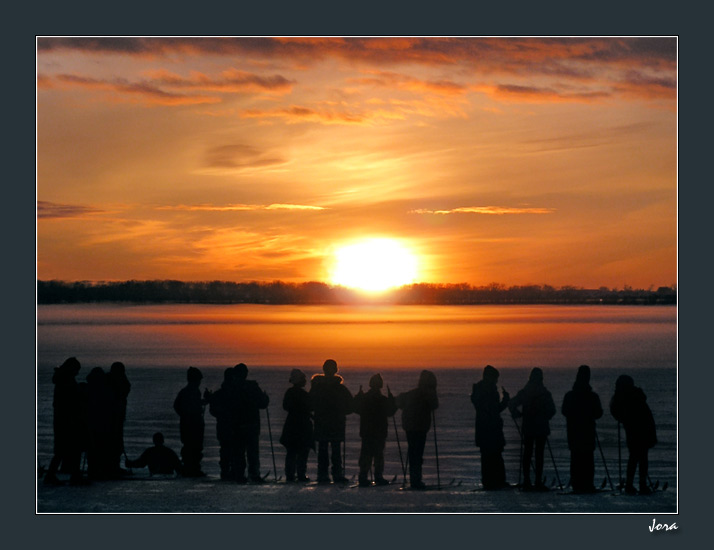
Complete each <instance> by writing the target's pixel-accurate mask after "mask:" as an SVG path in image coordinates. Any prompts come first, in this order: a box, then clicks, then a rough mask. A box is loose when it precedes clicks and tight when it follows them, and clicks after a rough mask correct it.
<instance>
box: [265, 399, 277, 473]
mask: <svg viewBox="0 0 714 550" xmlns="http://www.w3.org/2000/svg"><path fill="white" fill-rule="evenodd" d="M265 417H266V418H267V420H268V435H269V436H270V453H271V454H272V455H273V475H274V476H275V481H278V470H277V468H276V467H275V449H274V448H273V430H272V429H271V428H270V412H269V411H268V407H265Z"/></svg>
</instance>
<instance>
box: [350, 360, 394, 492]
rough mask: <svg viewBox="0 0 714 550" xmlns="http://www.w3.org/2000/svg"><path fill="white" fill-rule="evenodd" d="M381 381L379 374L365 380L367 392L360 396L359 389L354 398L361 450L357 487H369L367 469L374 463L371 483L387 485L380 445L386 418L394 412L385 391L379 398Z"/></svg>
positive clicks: (390, 400) (384, 435)
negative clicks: (367, 385)
mask: <svg viewBox="0 0 714 550" xmlns="http://www.w3.org/2000/svg"><path fill="white" fill-rule="evenodd" d="M383 386H384V381H383V380H382V376H381V375H380V374H375V375H374V376H372V378H370V379H369V391H368V392H367V393H364V392H363V391H362V386H360V388H359V392H358V393H357V395H355V397H354V411H355V412H356V413H357V414H358V415H359V416H360V420H359V435H360V437H361V438H362V447H361V449H360V454H359V484H360V486H361V487H368V486H369V485H371V482H370V480H369V470H370V468H371V467H372V463H373V462H374V483H375V484H376V485H389V481H387V480H386V479H384V446H385V443H386V441H387V429H388V427H389V424H388V418H389V417H390V416H394V413H395V412H397V404H396V400H395V399H394V396H393V395H392V392H391V391H389V388H387V395H386V396H385V395H382V387H383Z"/></svg>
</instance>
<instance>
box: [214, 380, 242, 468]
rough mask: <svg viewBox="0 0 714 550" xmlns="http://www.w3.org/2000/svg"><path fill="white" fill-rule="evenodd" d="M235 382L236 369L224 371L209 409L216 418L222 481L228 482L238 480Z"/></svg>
mask: <svg viewBox="0 0 714 550" xmlns="http://www.w3.org/2000/svg"><path fill="white" fill-rule="evenodd" d="M235 380H236V369H235V368H233V367H231V368H227V369H226V370H225V371H223V383H222V384H221V387H220V388H219V389H217V390H216V391H214V392H213V393H212V394H211V396H210V401H209V407H208V411H209V412H210V413H211V415H213V416H215V417H216V437H217V438H218V444H219V446H220V449H219V460H218V464H219V466H220V468H221V479H223V480H228V481H236V480H237V479H238V451H237V443H238V423H237V420H238V410H237V407H238V401H237V391H236V381H235Z"/></svg>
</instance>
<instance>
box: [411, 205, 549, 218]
mask: <svg viewBox="0 0 714 550" xmlns="http://www.w3.org/2000/svg"><path fill="white" fill-rule="evenodd" d="M553 212H555V210H554V209H553V208H514V207H506V206H463V207H460V208H452V209H450V210H428V209H423V208H422V209H418V210H412V211H410V214H439V215H447V214H489V215H495V216H503V215H505V214H552V213H553Z"/></svg>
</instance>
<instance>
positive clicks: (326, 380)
mask: <svg viewBox="0 0 714 550" xmlns="http://www.w3.org/2000/svg"><path fill="white" fill-rule="evenodd" d="M322 372H323V374H315V375H314V376H313V377H312V379H311V380H310V403H311V406H312V409H313V411H314V415H315V441H317V481H318V483H328V482H329V481H330V478H329V476H328V468H329V469H330V471H331V473H332V481H333V482H335V483H347V482H348V481H349V480H348V479H347V478H346V477H345V475H344V470H343V465H342V454H341V453H340V450H341V449H340V447H341V445H342V442H343V441H345V425H346V423H347V415H348V414H350V413H352V400H353V397H352V393H351V392H350V390H348V389H347V387H346V386H345V385H344V383H343V380H342V377H341V376H340V375H339V374H337V362H336V361H335V360H334V359H328V360H327V361H325V363H324V364H323V365H322ZM330 465H331V468H330Z"/></svg>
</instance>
